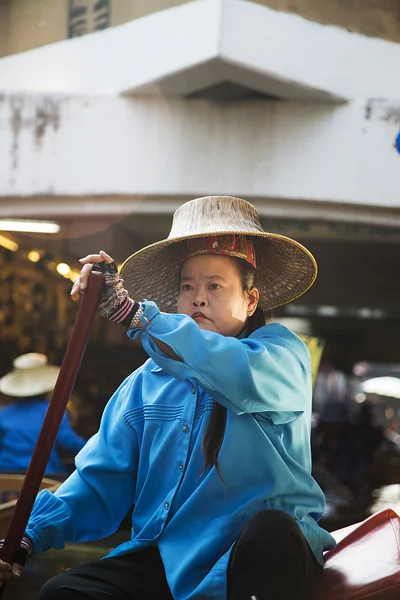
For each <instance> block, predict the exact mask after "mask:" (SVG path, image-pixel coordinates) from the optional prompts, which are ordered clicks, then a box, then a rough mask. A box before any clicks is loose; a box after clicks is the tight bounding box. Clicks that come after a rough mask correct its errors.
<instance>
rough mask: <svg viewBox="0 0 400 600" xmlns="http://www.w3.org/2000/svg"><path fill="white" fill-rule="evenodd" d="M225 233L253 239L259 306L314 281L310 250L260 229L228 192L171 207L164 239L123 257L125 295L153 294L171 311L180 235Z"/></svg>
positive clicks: (252, 213) (278, 301)
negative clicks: (166, 236)
mask: <svg viewBox="0 0 400 600" xmlns="http://www.w3.org/2000/svg"><path fill="white" fill-rule="evenodd" d="M226 234H243V235H245V236H246V237H248V238H250V239H251V241H252V242H253V244H254V248H255V253H256V261H257V281H256V286H257V288H258V289H259V291H260V300H259V305H260V306H261V308H262V309H264V310H267V309H271V308H276V307H277V306H281V305H282V304H286V303H287V302H291V301H292V300H294V299H295V298H298V297H299V296H301V294H304V292H306V291H307V290H308V289H309V288H310V287H311V285H312V284H313V283H314V281H315V278H316V276H317V264H316V262H315V259H314V257H313V256H312V254H311V253H310V252H309V251H308V250H307V249H306V248H304V246H302V245H301V244H299V243H298V242H296V241H295V240H292V239H290V238H288V237H285V236H283V235H279V234H277V233H268V232H265V231H264V230H263V229H262V227H261V224H260V221H259V218H258V215H257V211H256V209H255V208H254V206H253V205H252V204H250V203H249V202H246V200H242V199H241V198H234V197H232V196H206V197H204V198H197V199H195V200H191V201H189V202H186V203H185V204H182V206H180V207H179V208H178V209H177V210H176V211H175V213H174V217H173V223H172V228H171V231H170V234H169V236H168V238H167V239H166V240H162V241H161V242H156V243H155V244H151V245H150V246H147V247H146V248H143V249H142V250H139V251H138V252H135V254H132V256H130V257H129V258H127V259H126V261H125V262H124V264H123V265H122V269H121V277H122V278H123V279H124V281H125V287H126V289H127V290H128V292H129V295H130V296H131V298H133V299H136V300H143V299H144V298H146V299H148V300H154V302H156V303H157V304H158V307H159V308H160V310H162V311H163V312H175V311H176V299H177V294H178V290H179V270H180V266H181V262H182V258H183V257H184V256H185V247H186V240H190V239H193V238H199V237H207V236H211V235H226Z"/></svg>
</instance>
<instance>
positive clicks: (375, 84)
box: [0, 0, 400, 103]
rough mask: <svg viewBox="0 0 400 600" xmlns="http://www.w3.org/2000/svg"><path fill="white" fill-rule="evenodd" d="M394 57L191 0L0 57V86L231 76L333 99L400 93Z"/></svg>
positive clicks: (155, 88)
mask: <svg viewBox="0 0 400 600" xmlns="http://www.w3.org/2000/svg"><path fill="white" fill-rule="evenodd" d="M399 61H400V48H399V46H398V45H397V44H394V43H390V42H386V41H382V40H378V39H373V38H367V37H365V36H362V35H358V34H354V33H350V32H348V31H345V30H343V29H340V28H337V27H332V26H325V25H321V24H319V23H313V22H310V21H307V20H306V19H303V18H301V17H299V16H296V15H293V14H288V13H285V12H278V11H274V10H271V9H269V8H267V7H264V6H260V5H257V4H254V3H252V2H249V1H245V0H197V1H194V2H189V3H187V4H184V5H181V6H178V7H174V8H170V9H167V10H164V11H160V12H158V13H155V14H152V15H149V16H146V17H142V18H140V19H137V20H135V21H131V22H129V23H126V24H125V25H121V26H119V27H114V28H111V29H108V30H105V31H101V32H97V33H93V34H90V35H86V36H83V37H81V38H74V39H72V40H65V41H62V42H58V43H55V44H51V45H48V46H44V47H41V48H37V49H35V50H30V51H28V52H24V53H21V54H17V55H13V56H9V57H5V58H3V59H1V60H0V92H3V93H20V92H27V93H62V94H64V93H68V94H73V95H86V94H90V95H119V94H123V95H136V94H146V95H147V94H159V93H161V94H172V95H181V96H182V95H183V96H186V95H191V94H195V93H197V92H201V91H204V90H205V89H208V88H212V87H214V86H217V85H219V84H221V83H225V82H230V83H232V84H235V85H238V86H241V87H244V88H247V89H249V90H251V91H254V92H256V93H259V94H264V95H266V97H270V96H272V97H274V98H282V99H287V100H310V101H323V102H328V103H329V102H332V103H336V102H342V101H346V100H349V99H352V98H354V97H357V96H359V95H361V96H363V97H376V96H377V93H378V94H379V97H382V96H383V97H386V96H388V95H391V96H392V97H396V95H397V96H400V83H399V82H398V81H396V78H395V77H393V73H395V72H396V70H397V65H398V64H399ZM382 64H384V65H385V69H382ZM378 89H379V92H378Z"/></svg>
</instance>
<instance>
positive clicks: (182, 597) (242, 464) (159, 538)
mask: <svg viewBox="0 0 400 600" xmlns="http://www.w3.org/2000/svg"><path fill="white" fill-rule="evenodd" d="M144 307H145V310H144V316H143V317H142V318H141V322H142V324H143V325H145V324H146V323H148V321H150V323H149V324H148V325H147V327H146V329H145V330H142V329H137V330H131V331H129V332H128V335H129V336H130V337H137V336H139V335H140V336H141V339H142V343H143V346H144V348H145V350H146V351H147V352H148V354H149V356H150V359H149V360H148V361H147V362H146V363H145V364H144V365H143V366H142V367H141V368H139V369H138V370H137V371H135V372H134V373H133V374H132V375H131V376H129V377H128V378H127V379H126V380H125V381H124V383H123V384H122V385H121V386H120V388H119V389H118V390H117V391H116V393H115V394H114V395H113V397H112V398H111V400H110V401H109V403H108V405H107V407H106V409H105V411H104V414H103V418H102V422H101V426H100V429H99V432H98V433H97V434H96V435H95V436H94V437H93V438H92V439H91V440H89V442H88V443H87V444H86V446H85V448H84V449H83V450H82V451H81V452H80V453H79V455H78V456H77V458H76V471H75V472H74V473H73V474H72V475H71V476H70V477H69V479H68V480H67V481H66V482H64V483H63V484H62V485H61V487H60V488H59V489H58V490H57V492H56V493H55V494H54V495H52V494H50V493H49V492H48V491H46V490H45V491H44V492H42V493H41V494H40V495H39V497H38V499H37V501H36V503H35V506H34V509H33V512H32V516H31V519H30V522H29V524H28V529H27V534H28V535H29V536H30V537H31V539H32V540H33V543H34V548H35V551H36V552H38V551H40V550H43V549H47V548H49V547H51V546H53V547H55V548H62V547H63V546H64V543H65V541H73V542H78V541H85V540H91V539H98V538H101V537H104V536H106V535H108V534H110V533H112V532H113V531H115V530H116V529H117V528H118V526H119V524H120V522H121V520H122V519H123V518H124V516H125V514H126V512H127V511H128V509H129V508H130V506H131V505H132V504H134V511H133V516H132V535H131V540H130V541H128V542H126V543H124V544H122V545H120V546H118V547H117V548H115V549H114V550H113V551H112V552H111V555H117V554H121V553H124V552H127V551H130V550H136V549H140V548H144V547H146V546H148V545H150V544H153V543H157V544H158V547H159V550H160V554H161V557H162V560H163V563H164V566H165V572H166V577H167V580H168V584H169V587H170V589H171V592H172V595H173V597H174V598H175V600H189V599H190V600H200V599H202V600H204V599H205V598H213V599H217V600H223V599H225V598H226V570H227V565H228V561H229V554H230V550H231V548H232V546H233V544H234V542H235V540H236V539H237V537H238V536H239V534H240V532H241V530H242V528H243V526H244V525H245V523H246V522H247V521H248V520H249V519H250V518H251V517H252V516H253V515H254V514H256V513H257V512H259V511H261V510H265V509H280V510H284V511H286V512H288V513H289V514H291V515H293V516H294V518H295V519H297V521H298V523H299V526H300V527H301V530H302V531H303V533H304V535H305V537H306V539H307V541H308V543H309V544H310V546H311V548H312V550H313V552H314V554H315V556H316V558H317V559H318V560H319V561H320V562H322V552H323V550H324V549H327V548H330V547H333V546H334V540H333V538H332V536H331V535H330V534H329V533H328V532H326V531H325V530H323V529H321V528H320V527H319V526H318V524H317V520H318V519H319V518H320V517H321V515H322V513H323V510H324V506H325V500H324V496H323V493H322V491H321V489H320V488H319V487H318V485H317V483H316V482H315V480H314V479H313V478H312V476H311V456H310V420H311V419H310V415H311V372H310V371H311V369H310V356H309V353H308V350H307V348H306V346H305V344H304V343H303V342H302V341H301V340H300V339H299V338H298V337H297V336H296V335H295V334H293V333H292V332H291V331H290V330H288V329H286V328H285V327H283V326H281V325H279V324H270V325H266V326H264V327H262V328H260V329H258V330H257V331H255V332H254V333H252V334H251V335H250V336H249V337H248V338H244V339H236V338H231V337H224V336H221V335H220V334H217V333H213V332H209V331H202V330H200V329H199V328H198V326H197V325H196V323H195V322H194V321H193V320H192V319H190V318H189V317H186V316H183V315H169V314H163V313H160V312H159V310H158V308H157V306H156V305H155V304H154V303H153V302H145V303H144ZM152 336H153V337H155V338H157V339H158V340H161V341H162V342H165V343H166V344H168V345H169V346H170V347H171V348H172V349H173V350H174V351H175V353H176V354H177V355H178V356H179V357H180V358H181V361H178V360H173V359H172V358H169V357H168V356H166V355H165V354H164V353H163V352H162V351H161V350H160V349H159V348H158V346H157V344H156V343H155V342H154V340H153V339H152ZM215 401H217V402H220V403H221V404H222V405H223V406H225V407H226V408H227V409H228V411H227V421H226V431H225V436H224V440H223V444H222V447H221V450H220V454H219V466H220V471H221V474H222V477H223V480H224V481H223V482H222V481H221V479H220V477H219V475H218V473H217V471H216V469H215V468H214V467H212V468H210V467H208V468H207V469H206V470H205V472H204V473H202V474H201V475H200V472H201V470H202V467H203V463H204V455H203V452H202V447H201V445H202V439H203V435H204V433H205V430H206V428H207V424H208V422H209V417H210V413H211V410H212V407H213V405H214V402H215Z"/></svg>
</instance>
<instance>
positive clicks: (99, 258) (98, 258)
mask: <svg viewBox="0 0 400 600" xmlns="http://www.w3.org/2000/svg"><path fill="white" fill-rule="evenodd" d="M79 262H80V263H81V265H83V267H82V269H81V272H80V275H79V277H78V278H77V279H75V281H74V283H73V286H72V289H71V297H72V300H79V297H80V294H83V292H84V291H85V290H86V288H87V284H88V280H89V275H90V273H91V271H92V268H93V265H100V264H101V263H102V262H104V263H106V264H110V265H111V264H113V263H114V264H115V266H116V263H115V261H114V259H112V258H111V256H109V255H108V254H107V253H106V252H104V251H103V250H100V252H99V253H98V254H88V255H87V256H85V258H80V259H79ZM100 270H101V269H100Z"/></svg>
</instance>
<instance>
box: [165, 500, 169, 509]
mask: <svg viewBox="0 0 400 600" xmlns="http://www.w3.org/2000/svg"><path fill="white" fill-rule="evenodd" d="M164 508H165V510H168V509H169V502H164Z"/></svg>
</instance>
